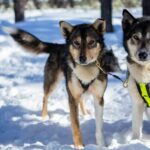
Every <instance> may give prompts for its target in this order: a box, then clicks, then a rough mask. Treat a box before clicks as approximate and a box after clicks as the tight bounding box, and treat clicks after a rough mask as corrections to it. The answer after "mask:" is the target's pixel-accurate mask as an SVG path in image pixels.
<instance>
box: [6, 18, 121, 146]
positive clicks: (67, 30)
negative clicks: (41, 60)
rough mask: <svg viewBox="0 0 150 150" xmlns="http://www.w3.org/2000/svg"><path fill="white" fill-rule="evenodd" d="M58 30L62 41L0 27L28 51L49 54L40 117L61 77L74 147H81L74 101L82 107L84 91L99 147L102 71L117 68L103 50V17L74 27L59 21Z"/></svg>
mask: <svg viewBox="0 0 150 150" xmlns="http://www.w3.org/2000/svg"><path fill="white" fill-rule="evenodd" d="M60 29H61V33H62V35H63V37H64V38H65V40H66V43H64V44H56V43H46V42H42V41H40V40H39V39H38V38H36V37H35V36H33V35H32V34H30V33H28V32H26V31H24V30H22V29H16V28H8V27H7V28H5V29H4V30H6V31H7V32H9V33H10V35H11V36H12V37H13V39H14V40H15V41H16V42H17V43H18V44H19V45H21V46H22V47H23V48H25V49H26V50H27V51H28V52H32V53H35V54H40V53H48V54H50V55H49V57H48V59H47V62H46V65H45V69H44V98H43V108H42V117H46V116H48V109H47V105H48V97H49V95H50V94H51V93H52V91H53V90H54V89H55V87H56V85H57V83H58V81H59V80H60V78H61V77H62V76H64V77H65V81H66V82H65V84H66V89H67V93H68V98H69V101H68V102H69V108H70V120H71V127H72V134H73V141H74V145H75V148H78V149H79V148H82V147H83V146H84V145H83V141H82V137H81V132H80V126H79V120H78V104H79V103H81V107H83V103H82V96H83V94H86V93H90V94H92V95H93V97H94V107H95V120H96V142H97V144H98V145H99V146H105V140H104V138H103V131H102V129H103V106H104V98H103V97H104V93H105V90H106V86H107V73H106V72H114V71H116V70H117V69H116V68H118V61H117V58H116V57H115V56H114V54H113V52H112V51H107V50H106V49H105V43H104V38H103V34H104V33H105V29H106V23H105V20H103V19H97V20H96V21H95V22H94V23H91V24H79V25H75V26H73V25H71V24H70V23H68V22H65V21H61V22H60ZM97 63H98V64H100V66H101V69H99V68H98V66H97V65H96V64H97Z"/></svg>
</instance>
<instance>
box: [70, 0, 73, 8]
mask: <svg viewBox="0 0 150 150" xmlns="http://www.w3.org/2000/svg"><path fill="white" fill-rule="evenodd" d="M69 1H70V7H72V8H73V7H74V0H69Z"/></svg>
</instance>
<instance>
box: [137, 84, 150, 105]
mask: <svg viewBox="0 0 150 150" xmlns="http://www.w3.org/2000/svg"><path fill="white" fill-rule="evenodd" d="M136 85H137V88H138V91H139V93H140V95H141V97H142V98H143V100H144V102H145V103H146V105H147V107H150V91H149V84H145V83H137V82H136Z"/></svg>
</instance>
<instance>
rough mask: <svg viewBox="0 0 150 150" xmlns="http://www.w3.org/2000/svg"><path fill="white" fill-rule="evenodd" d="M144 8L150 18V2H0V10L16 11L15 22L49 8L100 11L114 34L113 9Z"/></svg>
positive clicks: (88, 0) (112, 0)
mask: <svg viewBox="0 0 150 150" xmlns="http://www.w3.org/2000/svg"><path fill="white" fill-rule="evenodd" d="M132 7H142V10H143V11H142V12H143V16H150V0H0V10H1V12H2V11H5V10H6V9H14V13H15V18H14V19H15V22H19V21H23V20H24V19H25V10H30V9H49V8H83V9H85V8H93V9H100V17H101V18H103V19H105V20H106V21H107V29H106V30H107V32H113V26H112V12H113V9H120V8H132Z"/></svg>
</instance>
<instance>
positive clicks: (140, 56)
mask: <svg viewBox="0 0 150 150" xmlns="http://www.w3.org/2000/svg"><path fill="white" fill-rule="evenodd" d="M147 57H148V54H147V53H146V52H140V53H139V59H140V60H141V61H145V60H146V59H147Z"/></svg>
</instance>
